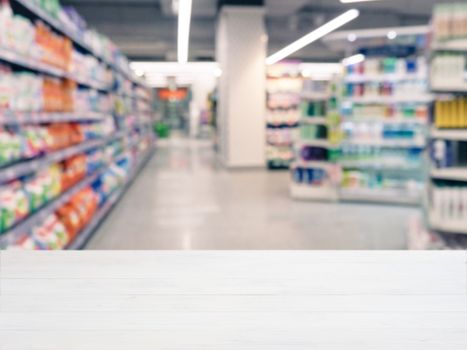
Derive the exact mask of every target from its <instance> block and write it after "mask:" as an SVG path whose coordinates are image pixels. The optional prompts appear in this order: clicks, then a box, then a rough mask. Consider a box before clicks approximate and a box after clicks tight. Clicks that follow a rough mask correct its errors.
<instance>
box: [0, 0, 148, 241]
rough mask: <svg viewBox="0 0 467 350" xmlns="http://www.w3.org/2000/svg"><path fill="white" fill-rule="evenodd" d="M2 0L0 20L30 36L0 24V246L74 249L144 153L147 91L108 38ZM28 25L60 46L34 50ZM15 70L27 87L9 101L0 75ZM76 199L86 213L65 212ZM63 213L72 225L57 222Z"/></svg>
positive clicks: (32, 6)
mask: <svg viewBox="0 0 467 350" xmlns="http://www.w3.org/2000/svg"><path fill="white" fill-rule="evenodd" d="M10 4H11V7H7V8H3V11H2V12H1V13H2V16H3V17H2V19H1V20H2V21H3V23H1V24H0V26H1V25H4V26H6V27H5V28H7V29H6V30H15V28H16V27H15V25H16V24H15V23H16V22H15V21H17V22H21V24H22V25H23V29H24V28H27V30H29V32H28V33H29V34H32V35H30V39H31V40H32V42H31V43H30V44H29V45H24V43H16V42H13V43H12V42H8V41H6V40H4V38H3V37H2V36H1V35H2V33H4V32H2V31H0V69H1V70H2V72H1V73H0V75H2V79H3V80H2V79H0V136H1V138H0V146H2V148H1V151H2V152H3V154H1V153H0V197H1V198H0V249H8V248H12V247H16V248H26V249H79V248H83V246H84V245H85V243H86V242H87V241H88V240H89V238H90V237H91V236H92V234H93V233H94V231H95V229H96V228H97V227H98V226H99V224H100V223H101V222H102V220H103V219H104V218H105V216H106V215H107V214H108V212H109V211H110V210H111V209H112V208H113V206H114V205H115V204H116V203H117V201H118V199H119V198H121V196H122V195H123V193H124V192H125V190H126V189H127V188H128V186H129V185H130V184H131V183H132V181H133V180H134V178H135V177H136V176H137V174H138V172H139V170H140V169H141V168H142V167H143V166H144V164H145V163H146V162H147V160H148V159H149V157H150V156H151V154H152V149H153V143H154V136H153V132H152V125H151V123H152V106H151V100H152V96H151V92H150V91H149V89H148V88H147V87H146V86H145V84H144V82H142V81H140V80H139V79H138V78H136V77H135V76H134V75H133V73H132V72H131V70H130V68H129V64H128V60H127V59H126V58H125V56H124V55H123V54H122V53H120V52H119V51H118V49H117V48H116V47H115V46H114V45H113V44H112V43H111V42H110V41H109V40H108V39H106V38H104V37H102V36H99V40H94V39H95V38H96V36H97V35H98V34H95V33H91V32H86V33H85V32H83V31H79V30H78V29H77V27H76V26H75V25H74V24H73V23H72V21H71V20H69V21H66V20H64V18H66V16H63V14H62V15H60V17H58V16H57V15H56V14H55V15H54V14H52V13H48V12H47V11H45V10H44V9H42V8H41V7H40V5H38V4H36V3H35V2H33V1H26V0H11V1H10ZM1 6H8V3H2V5H0V7H1ZM58 18H60V19H58ZM38 21H41V22H38ZM38 31H42V34H41V35H49V36H51V37H53V38H54V40H55V44H56V45H61V46H60V50H56V51H54V48H52V47H42V48H41V50H36V49H35V47H36V46H40V45H45V44H44V43H43V42H42V43H40V42H39V41H38V40H39V39H38V38H39V37H40V35H39V34H37V33H38ZM34 33H35V34H34ZM54 40H49V41H48V45H52V44H51V43H50V42H51V41H54ZM59 43H60V44H59ZM98 43H99V45H100V46H99V45H97V44H98ZM57 47H58V46H57ZM39 51H41V52H45V53H44V56H40V57H39V56H37V54H36V52H39ZM58 51H60V55H62V56H60V57H58V56H57V57H55V58H54V59H51V57H52V56H50V55H52V54H53V52H58ZM47 55H49V56H50V57H49V56H47ZM83 57H85V58H86V60H87V61H86V62H87V63H89V64H92V67H93V72H92V73H91V72H86V71H83V69H87V68H86V67H87V66H85V67H84V68H83V66H82V65H81V64H80V61H79V60H80V59H83ZM10 76H11V78H10ZM5 77H6V78H5ZM23 77H25V79H29V80H27V82H28V84H29V83H30V84H29V85H30V86H32V87H33V88H36V90H34V91H35V92H34V93H35V94H36V95H31V97H30V96H29V95H25V96H22V95H21V96H20V97H21V98H22V100H19V97H18V96H17V95H18V94H19V93H18V92H16V91H15V93H14V94H13V93H9V92H8V91H9V85H8V84H11V83H10V81H15V84H19V83H16V80H20V79H21V78H23ZM8 79H11V80H8ZM51 79H53V81H52V80H51ZM25 85H26V84H25ZM15 87H16V85H15ZM51 88H53V89H56V90H54V91H55V92H54V94H55V95H53V99H51V96H49V95H48V94H50V91H51V90H50V89H51ZM47 89H49V90H47ZM57 93H58V94H57ZM37 101H38V102H37ZM33 102H35V103H33ZM36 102H37V103H36ZM86 196H87V197H86ZM89 196H90V197H89ZM79 200H81V201H83V200H84V203H87V204H86V210H87V211H86V214H85V213H84V212H83V211H82V210H81V209H82V208H81V209H80V210H81V211H80V212H77V211H76V212H75V213H74V214H72V211H73V210H78V209H77V207H73V206H74V205H76V203H78V201H79ZM91 202H92V203H94V204H93V205H95V207H92V206H91V204H90V203H91ZM67 210H68V213H69V215H65V214H63V213H65V212H67ZM63 215H64V216H63ZM73 215H75V218H79V219H78V221H79V225H76V226H73V224H76V222H75V223H72V222H67V218H69V217H72V216H73ZM75 229H76V232H74V230H75ZM72 231H73V232H72Z"/></svg>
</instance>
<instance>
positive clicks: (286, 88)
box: [266, 63, 302, 169]
mask: <svg viewBox="0 0 467 350" xmlns="http://www.w3.org/2000/svg"><path fill="white" fill-rule="evenodd" d="M299 68H300V66H299V64H295V63H286V64H278V65H274V66H270V67H268V78H267V84H266V87H267V99H266V110H267V116H266V139H267V146H266V152H267V154H266V158H267V164H268V167H269V168H270V169H288V168H289V166H290V164H291V162H292V160H293V140H294V139H295V137H296V134H297V130H298V122H299V119H300V93H301V89H302V78H301V75H300V70H299Z"/></svg>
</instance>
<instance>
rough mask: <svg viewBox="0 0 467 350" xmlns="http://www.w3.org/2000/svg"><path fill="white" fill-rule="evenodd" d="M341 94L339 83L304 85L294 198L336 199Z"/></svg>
mask: <svg viewBox="0 0 467 350" xmlns="http://www.w3.org/2000/svg"><path fill="white" fill-rule="evenodd" d="M339 92H340V88H339V84H338V83H337V80H336V81H329V80H313V79H306V80H304V82H303V90H302V94H301V96H302V102H301V116H300V129H299V137H298V139H297V140H296V142H295V162H294V164H293V167H292V170H291V172H292V174H291V176H292V181H291V195H292V198H296V199H312V200H336V199H337V184H338V178H339V168H338V167H337V166H336V164H335V160H336V156H337V147H336V142H338V141H339V137H338V125H339V114H338V111H339Z"/></svg>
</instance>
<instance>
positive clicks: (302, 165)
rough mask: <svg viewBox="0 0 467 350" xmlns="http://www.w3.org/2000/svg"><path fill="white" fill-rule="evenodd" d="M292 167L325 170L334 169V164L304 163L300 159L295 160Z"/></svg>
mask: <svg viewBox="0 0 467 350" xmlns="http://www.w3.org/2000/svg"><path fill="white" fill-rule="evenodd" d="M292 166H294V167H300V168H311V169H313V168H318V169H325V170H327V169H331V168H333V167H336V164H333V163H329V162H328V161H305V160H303V159H301V158H300V159H297V160H295V161H294V163H293V164H292Z"/></svg>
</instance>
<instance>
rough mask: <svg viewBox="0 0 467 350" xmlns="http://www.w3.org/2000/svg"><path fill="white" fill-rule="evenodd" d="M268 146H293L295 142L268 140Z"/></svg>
mask: <svg viewBox="0 0 467 350" xmlns="http://www.w3.org/2000/svg"><path fill="white" fill-rule="evenodd" d="M267 144H268V146H272V147H279V148H281V147H292V146H293V142H274V141H267Z"/></svg>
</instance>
